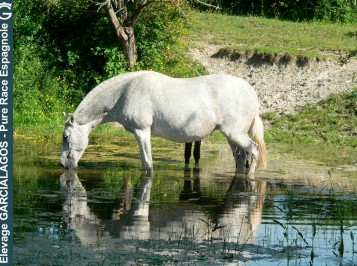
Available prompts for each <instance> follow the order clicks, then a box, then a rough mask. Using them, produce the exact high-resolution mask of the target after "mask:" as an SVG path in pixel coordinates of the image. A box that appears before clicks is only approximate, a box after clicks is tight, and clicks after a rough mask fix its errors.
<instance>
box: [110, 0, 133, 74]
mask: <svg viewBox="0 0 357 266" xmlns="http://www.w3.org/2000/svg"><path fill="white" fill-rule="evenodd" d="M107 10H108V15H109V19H110V21H111V23H112V25H113V27H114V29H115V34H116V36H117V38H118V39H119V41H120V42H121V44H122V45H123V50H124V53H125V58H126V62H127V64H128V68H129V69H130V70H133V69H134V67H135V64H136V60H137V57H138V55H137V52H136V40H135V34H134V25H122V24H121V23H120V21H119V19H118V17H117V16H116V14H115V11H114V9H113V6H112V4H111V2H110V1H108V2H107ZM133 24H134V23H133Z"/></svg>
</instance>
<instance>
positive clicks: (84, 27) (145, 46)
mask: <svg viewBox="0 0 357 266" xmlns="http://www.w3.org/2000/svg"><path fill="white" fill-rule="evenodd" d="M14 9H15V14H16V19H15V32H14V33H15V46H16V47H17V48H16V49H15V59H16V60H15V88H14V101H15V124H16V125H17V126H18V125H32V126H36V125H39V124H46V125H49V124H53V126H55V125H58V124H62V122H63V120H62V119H63V118H62V115H61V113H62V111H66V112H71V111H73V110H74V106H76V105H77V104H78V103H79V102H80V100H81V99H82V98H83V96H84V95H85V94H86V93H87V92H88V91H90V90H91V89H92V88H93V87H94V86H95V85H96V84H98V83H99V82H101V81H103V80H105V79H107V78H109V77H112V76H115V75H117V74H120V73H123V72H127V71H128V69H127V65H126V61H125V56H124V54H123V52H122V50H121V45H120V43H119V42H118V40H117V39H116V36H115V34H114V32H113V29H112V26H111V24H110V22H109V19H108V18H107V14H106V11H105V10H104V9H103V8H102V9H100V10H98V7H97V6H96V5H94V4H93V2H92V1H89V0H79V1H74V0H63V1H55V0H34V1H24V0H19V1H16V2H15V5H14ZM182 12H183V10H179V9H178V8H177V7H175V6H173V5H170V4H167V3H166V4H155V5H152V6H149V8H147V9H146V10H144V12H143V14H142V16H141V18H140V20H139V21H138V23H137V29H136V32H137V41H138V53H139V64H138V68H137V69H136V70H142V69H153V70H158V71H161V72H164V73H167V74H170V75H173V76H192V75H197V74H200V73H203V71H202V67H197V70H196V68H195V67H192V66H196V65H197V66H198V64H192V63H191V60H190V59H189V58H188V57H186V56H182V54H183V53H184V49H182V48H177V44H178V40H179V38H180V37H181V36H182V35H183V34H185V30H184V29H185V27H187V20H188V19H189V17H185V16H184V15H183V13H182Z"/></svg>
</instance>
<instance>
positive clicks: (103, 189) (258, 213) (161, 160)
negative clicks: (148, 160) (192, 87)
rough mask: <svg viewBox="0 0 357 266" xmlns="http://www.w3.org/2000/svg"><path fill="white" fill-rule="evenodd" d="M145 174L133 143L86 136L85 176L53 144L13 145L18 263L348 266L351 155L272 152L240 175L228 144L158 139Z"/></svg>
mask: <svg viewBox="0 0 357 266" xmlns="http://www.w3.org/2000/svg"><path fill="white" fill-rule="evenodd" d="M153 146H154V147H153V157H154V168H155V173H154V176H153V177H150V178H149V177H145V176H144V175H143V173H142V171H141V168H140V167H141V162H140V156H139V151H138V148H137V144H136V143H135V140H134V138H132V137H125V136H124V137H121V138H120V140H115V141H113V140H111V144H108V142H107V141H104V140H101V139H92V141H91V145H90V147H89V148H88V149H87V151H86V152H85V155H84V156H83V158H82V160H81V162H80V168H79V169H78V170H77V171H76V172H75V171H64V170H63V169H62V168H60V167H59V166H58V160H59V150H60V147H59V146H58V144H57V145H54V144H53V142H52V141H50V140H46V139H25V138H23V137H17V138H16V139H15V147H16V148H15V161H16V162H15V166H14V171H15V182H14V183H15V199H14V200H15V202H14V203H15V209H14V215H15V246H14V253H15V262H16V263H17V264H18V265H98V264H99V265H182V264H183V265H355V264H357V258H356V256H357V254H356V248H355V237H357V165H356V163H357V162H356V158H357V154H356V152H355V151H352V150H345V149H327V148H324V149H322V148H321V149H318V150H316V147H315V148H312V147H311V146H308V147H304V146H287V145H274V146H272V145H269V146H268V151H269V166H268V168H267V169H266V170H260V171H258V172H257V173H256V175H255V177H254V178H246V177H242V176H237V175H236V174H235V173H234V170H235V169H234V163H233V158H232V155H231V152H230V150H229V147H228V145H225V144H211V143H209V142H205V143H203V144H202V149H203V150H202V155H201V158H202V160H201V163H200V166H199V167H198V168H195V167H192V166H191V168H189V169H184V165H183V150H184V146H183V145H180V144H175V143H171V142H167V141H162V140H161V139H154V141H153Z"/></svg>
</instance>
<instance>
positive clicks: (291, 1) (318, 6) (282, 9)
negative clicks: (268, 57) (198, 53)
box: [189, 0, 357, 22]
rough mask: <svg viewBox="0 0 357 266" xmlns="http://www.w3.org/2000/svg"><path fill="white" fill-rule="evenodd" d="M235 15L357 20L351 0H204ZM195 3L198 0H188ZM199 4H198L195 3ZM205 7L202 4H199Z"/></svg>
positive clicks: (353, 2)
mask: <svg viewBox="0 0 357 266" xmlns="http://www.w3.org/2000/svg"><path fill="white" fill-rule="evenodd" d="M203 1H204V2H206V3H209V4H213V5H216V6H219V7H221V8H222V9H221V10H222V11H223V12H224V13H228V14H232V15H253V16H263V17H268V18H280V19H286V20H293V21H306V20H324V21H332V22H355V21H356V19H357V14H356V8H357V6H356V2H355V1H350V0H309V1H307V0H302V1H301V0H300V1H297V0H283V1H278V0H252V1H250V0H249V1H248V0H238V1H237V0H203ZM189 2H191V3H195V1H189ZM196 7H198V6H197V5H196ZM199 7H200V8H202V6H199Z"/></svg>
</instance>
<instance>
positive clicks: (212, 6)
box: [192, 0, 221, 10]
mask: <svg viewBox="0 0 357 266" xmlns="http://www.w3.org/2000/svg"><path fill="white" fill-rule="evenodd" d="M192 1H193V2H196V3H197V4H200V5H203V6H206V7H209V8H213V9H215V10H219V9H221V8H220V7H219V6H214V5H211V4H208V3H205V2H202V1H200V0H192Z"/></svg>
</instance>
